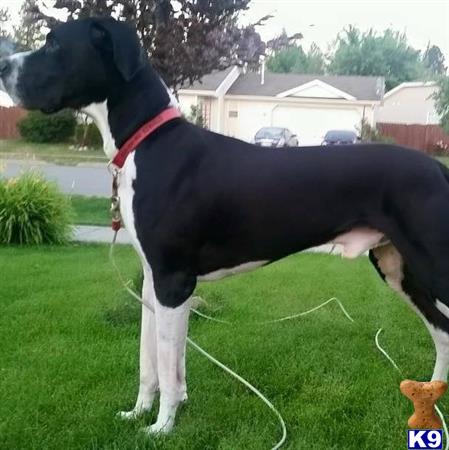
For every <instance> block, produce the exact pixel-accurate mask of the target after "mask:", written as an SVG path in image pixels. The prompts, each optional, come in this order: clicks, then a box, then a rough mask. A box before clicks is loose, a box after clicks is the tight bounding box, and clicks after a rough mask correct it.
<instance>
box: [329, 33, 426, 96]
mask: <svg viewBox="0 0 449 450" xmlns="http://www.w3.org/2000/svg"><path fill="white" fill-rule="evenodd" d="M335 45H336V50H335V53H334V54H333V56H332V58H331V63H330V66H329V70H330V72H331V73H334V74H336V75H377V76H384V77H385V84H386V87H387V89H388V90H389V89H392V88H393V87H395V86H397V85H398V84H400V83H402V82H404V81H411V80H416V79H418V78H420V77H422V76H423V75H424V68H423V65H422V63H421V60H420V54H419V51H418V50H415V49H414V48H412V47H411V46H410V45H408V43H407V37H406V35H405V34H403V33H399V32H396V31H394V30H392V29H387V30H386V31H385V32H384V33H383V34H381V35H378V34H377V33H376V32H375V31H373V30H369V31H367V32H365V33H362V32H361V31H360V30H359V29H357V28H356V27H353V26H350V27H349V28H347V29H345V30H343V32H342V33H340V34H339V35H338V37H337V40H336V42H335Z"/></svg>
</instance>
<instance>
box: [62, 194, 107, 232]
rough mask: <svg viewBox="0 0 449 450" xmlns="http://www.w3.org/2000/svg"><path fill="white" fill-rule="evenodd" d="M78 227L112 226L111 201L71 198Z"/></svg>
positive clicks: (78, 196)
mask: <svg viewBox="0 0 449 450" xmlns="http://www.w3.org/2000/svg"><path fill="white" fill-rule="evenodd" d="M71 201H72V206H73V209H74V211H75V219H74V220H75V223H76V224H77V225H103V226H110V225H111V213H110V208H111V200H110V199H109V198H105V197H84V196H82V195H72V196H71Z"/></svg>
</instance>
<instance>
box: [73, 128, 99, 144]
mask: <svg viewBox="0 0 449 450" xmlns="http://www.w3.org/2000/svg"><path fill="white" fill-rule="evenodd" d="M75 144H76V145H77V146H79V147H102V146H103V139H102V137H101V133H100V131H99V129H98V128H97V126H96V125H95V124H94V123H86V124H84V123H79V124H77V125H76V128H75Z"/></svg>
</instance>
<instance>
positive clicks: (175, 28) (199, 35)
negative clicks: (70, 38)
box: [31, 0, 268, 89]
mask: <svg viewBox="0 0 449 450" xmlns="http://www.w3.org/2000/svg"><path fill="white" fill-rule="evenodd" d="M249 2H250V0H216V1H210V0H177V1H176V2H172V1H171V0H147V1H143V0H141V1H136V0H57V1H56V3H55V5H54V6H55V8H57V9H63V8H67V11H68V14H69V20H70V19H75V18H83V17H89V16H104V15H111V16H114V17H116V18H117V19H118V20H123V21H127V22H132V23H134V24H135V26H136V28H137V31H138V33H139V36H140V38H141V41H142V44H143V47H144V49H145V50H146V51H147V52H148V55H149V56H151V61H152V64H153V66H154V67H155V68H156V69H157V70H158V72H159V73H160V74H161V75H162V77H163V78H164V80H165V82H166V83H167V84H168V85H169V86H171V87H172V88H175V89H176V88H179V87H180V86H183V85H186V84H188V83H193V82H194V81H196V80H199V79H201V78H202V77H203V76H204V75H205V74H207V73H210V72H211V71H213V70H214V69H225V68H227V67H229V66H230V65H233V64H243V63H248V64H249V65H251V66H254V65H257V64H258V63H259V59H260V56H261V55H262V54H264V52H265V44H264V43H263V42H262V40H261V38H260V36H259V35H258V34H257V33H256V31H255V26H256V25H261V24H263V23H264V21H265V20H266V19H267V18H268V17H265V18H262V19H261V20H260V21H259V22H258V23H257V24H253V25H250V26H247V27H240V26H239V25H238V23H237V17H238V14H239V13H240V12H241V11H244V10H246V9H247V8H248V4H249ZM31 12H33V13H35V14H36V19H40V20H41V21H42V22H43V23H45V24H46V25H47V26H49V27H50V28H52V27H53V26H54V25H55V24H57V23H58V21H57V20H56V19H54V18H52V17H49V16H48V15H46V14H45V13H44V12H43V11H42V8H40V7H39V6H36V7H33V8H31Z"/></svg>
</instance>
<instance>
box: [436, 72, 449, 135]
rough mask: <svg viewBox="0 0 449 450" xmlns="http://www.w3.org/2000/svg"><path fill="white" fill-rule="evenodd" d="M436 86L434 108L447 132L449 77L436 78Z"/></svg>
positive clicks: (448, 126) (448, 130)
mask: <svg viewBox="0 0 449 450" xmlns="http://www.w3.org/2000/svg"><path fill="white" fill-rule="evenodd" d="M438 88H439V89H438V91H437V92H436V93H435V94H434V96H433V98H434V100H435V109H436V110H437V112H438V114H439V115H440V117H441V119H440V124H441V126H442V127H443V129H444V131H445V132H446V133H447V134H449V77H441V78H440V79H439V80H438Z"/></svg>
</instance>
